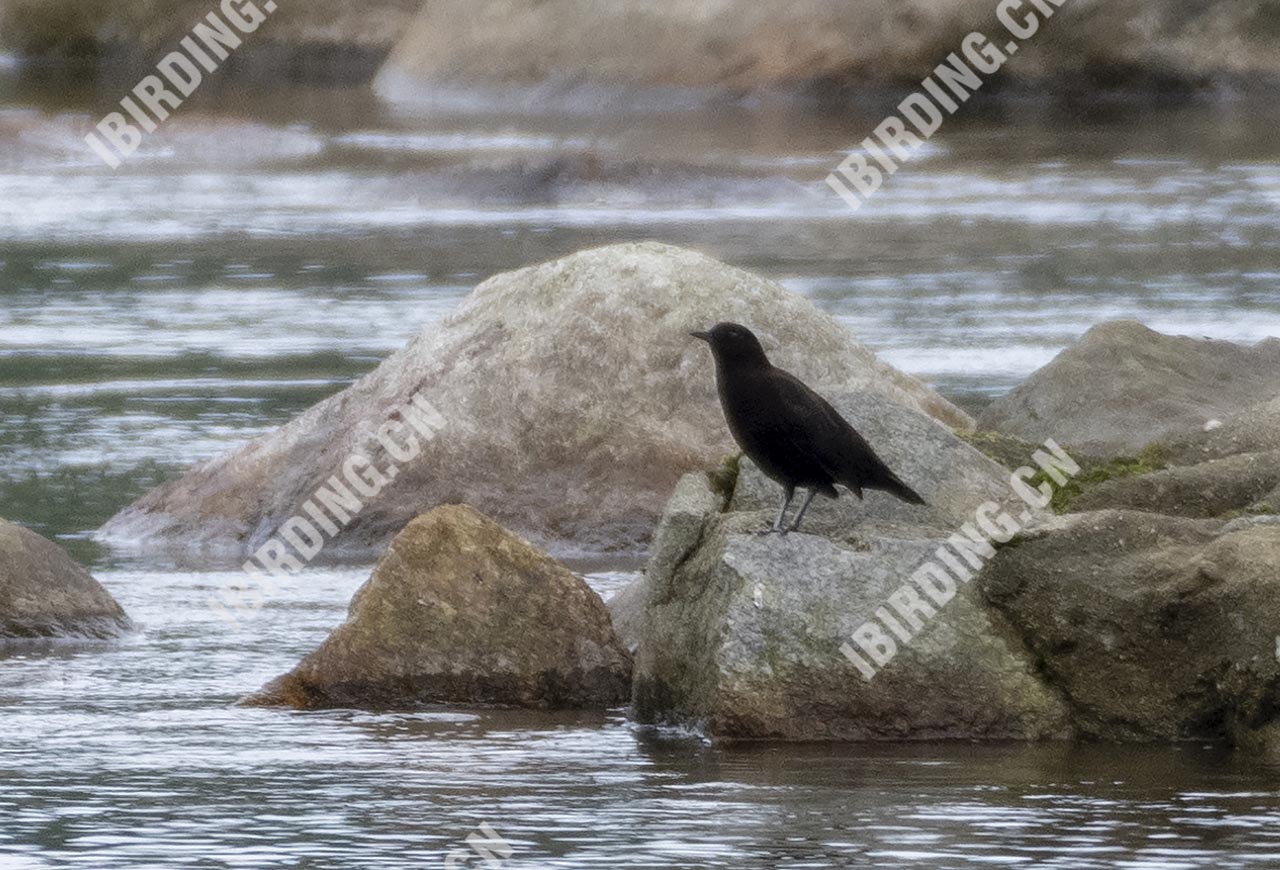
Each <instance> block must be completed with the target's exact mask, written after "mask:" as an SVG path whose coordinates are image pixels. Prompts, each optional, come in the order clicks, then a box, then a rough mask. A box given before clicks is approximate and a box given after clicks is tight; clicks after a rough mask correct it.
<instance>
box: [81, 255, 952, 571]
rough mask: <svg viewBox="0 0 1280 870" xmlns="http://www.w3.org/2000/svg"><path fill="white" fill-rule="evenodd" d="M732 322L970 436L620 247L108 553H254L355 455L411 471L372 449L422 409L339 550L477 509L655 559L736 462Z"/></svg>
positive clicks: (253, 447)
mask: <svg viewBox="0 0 1280 870" xmlns="http://www.w3.org/2000/svg"><path fill="white" fill-rule="evenodd" d="M720 320H736V321H739V322H742V323H745V324H748V325H750V326H752V327H753V328H755V329H756V330H757V331H758V332H759V333H760V334H761V336H762V339H763V340H764V342H765V344H766V346H767V347H768V349H769V350H770V352H771V353H772V354H773V356H774V359H775V361H776V362H777V363H779V364H780V365H783V366H784V367H787V368H789V369H791V370H792V371H794V372H796V373H797V374H798V375H799V376H801V377H802V378H804V379H805V380H807V381H808V382H810V383H812V384H814V385H815V386H816V387H819V388H826V389H834V388H836V387H841V388H855V389H857V388H861V389H865V390H869V391H871V392H873V393H876V394H877V395H882V396H885V397H887V398H889V399H891V400H892V401H894V402H897V403H900V404H902V405H904V406H906V407H908V408H914V409H917V410H920V411H923V412H924V413H926V414H929V415H931V416H933V417H935V418H937V419H938V420H940V421H942V422H943V423H945V424H947V425H949V426H955V427H964V426H967V425H969V424H970V423H971V420H970V419H969V418H968V416H967V415H966V414H964V413H963V412H962V411H960V410H958V409H957V408H956V407H954V406H953V405H951V404H950V403H948V402H947V401H945V400H944V399H942V398H941V397H939V396H938V395H937V394H936V393H934V392H933V391H932V390H930V389H929V388H928V387H926V386H925V385H924V384H922V383H921V382H920V381H918V380H916V379H915V378H912V377H910V376H908V375H905V374H903V373H902V372H899V371H897V370H895V369H894V368H892V367H891V366H889V365H887V364H885V363H883V362H880V361H879V360H878V359H876V357H875V355H874V354H872V353H871V351H869V350H867V349H866V348H865V347H863V346H862V345H861V344H859V343H858V342H857V341H856V340H855V339H854V338H853V337H852V336H851V335H850V334H849V332H848V330H846V329H845V328H844V327H843V326H841V325H840V324H838V323H837V322H836V321H835V320H833V319H832V318H831V317H829V316H828V315H826V314H824V313H822V312H821V311H819V310H818V309H817V308H816V307H815V306H814V305H813V304H812V303H810V302H809V301H808V300H806V299H804V298H803V297H801V296H798V295H796V294H794V293H791V292H789V291H787V290H785V289H784V288H782V287H781V286H780V285H778V284H776V283H774V282H773V281H768V280H765V279H763V278H760V277H758V276H755V275H752V274H750V273H748V272H743V271H741V270H739V269H734V268H732V267H729V266H726V265H724V264H723V263H719V262H717V261H715V260H712V259H710V258H708V257H706V256H703V255H701V254H698V253H694V252H692V251H686V250H681V249H678V248H672V247H668V246H665V245H659V244H652V243H646V244H625V245H617V246H613V247H609V248H603V249H599V250H593V251H587V252H584V253H580V254H576V255H573V256H571V257H567V258H565V259H563V260H558V261H556V262H552V263H546V264H543V265H540V266H534V267H531V268H527V269H522V270H520V271H517V272H512V273H508V274H503V275H498V276H497V277H495V278H492V279H490V280H489V281H486V282H485V283H484V284H482V285H481V286H480V287H478V288H477V289H476V290H475V292H473V293H472V294H471V295H470V296H469V297H468V298H467V299H466V300H465V301H464V302H463V303H462V304H461V306H460V307H459V308H458V309H457V310H456V311H455V312H454V313H453V314H452V315H450V316H449V317H447V318H446V319H445V320H444V321H443V322H441V323H438V324H433V325H432V326H430V327H428V328H426V329H425V330H424V331H423V333H422V334H421V335H420V336H419V337H418V338H417V339H415V340H414V341H413V342H412V343H411V344H410V345H409V346H408V347H406V348H405V349H404V350H402V351H399V352H398V353H396V354H394V355H393V356H391V357H390V358H389V359H387V360H386V361H385V362H384V363H383V364H382V365H381V366H379V367H378V368H377V369H376V370H375V371H373V372H372V373H370V374H369V375H367V376H365V377H364V378H361V379H360V380H359V381H358V382H356V383H355V384H354V385H352V386H351V387H349V388H348V389H346V390H344V391H342V392H341V393H339V394H338V395H336V396H333V397H332V398H329V399H327V400H325V401H324V402H321V403H320V404H318V405H316V406H315V407H313V408H311V409H310V410H309V411H307V412H306V413H304V414H303V415H301V416H300V417H299V418H297V419H296V420H294V421H293V422H291V423H290V424H288V425H287V426H285V427H283V428H281V429H279V430H277V431H275V432H272V433H270V434H268V435H265V436H263V437H261V438H259V439H257V440H256V441H254V442H252V443H250V444H249V445H247V446H246V447H245V448H243V449H242V450H239V451H237V452H235V453H232V454H230V455H228V456H223V457H220V458H218V459H215V460H213V461H210V462H206V463H204V464H203V465H201V466H198V467H197V468H195V469H193V470H192V471H190V472H188V473H187V474H185V475H183V476H182V477H180V478H178V479H176V480H174V481H172V482H170V483H168V484H166V485H164V486H162V487H160V488H158V489H156V490H154V491H153V492H151V493H149V494H148V495H146V496H144V497H143V498H142V499H140V500H139V501H137V502H136V503H134V504H133V505H131V506H130V507H128V508H126V509H125V510H124V511H122V512H121V513H120V514H118V515H117V516H116V517H114V518H113V519H112V520H111V521H110V522H109V523H107V525H106V526H104V528H103V529H102V537H103V538H104V539H106V540H107V541H109V542H117V543H128V544H133V545H139V544H164V545H171V546H178V547H201V546H204V547H213V546H221V547H225V548H229V549H231V550H232V551H233V552H240V551H243V550H252V549H254V548H256V547H258V546H259V545H261V544H262V543H263V542H264V541H265V540H267V539H268V538H269V537H270V536H271V535H272V533H273V531H274V530H275V529H276V528H277V527H278V526H279V525H280V524H281V523H282V522H283V521H285V520H286V519H288V518H289V517H291V516H293V515H294V514H297V513H299V512H300V509H301V506H302V504H303V503H304V502H305V501H306V500H307V499H308V498H310V497H311V495H312V493H314V492H315V491H316V489H317V488H318V487H320V486H321V485H322V484H323V483H324V482H325V481H327V480H328V479H329V478H330V476H332V475H334V474H337V473H339V472H340V469H341V468H342V465H343V463H344V461H345V460H346V458H347V457H348V456H350V455H351V454H352V453H353V452H355V451H360V452H363V453H364V454H365V455H366V456H367V457H368V459H369V460H370V461H371V463H372V464H373V466H374V467H376V468H386V467H388V465H391V464H395V463H394V462H393V461H392V458H391V457H389V456H388V455H387V450H386V448H385V447H384V445H383V444H381V443H380V442H379V441H377V440H376V439H374V438H372V437H371V434H372V432H373V431H374V430H375V429H376V428H377V427H379V426H380V425H381V424H382V423H383V422H384V421H385V420H387V419H388V416H389V415H391V414H392V413H393V410H394V409H395V408H397V407H399V406H400V405H402V404H403V403H404V402H406V401H407V400H408V399H409V398H410V397H411V396H412V395H414V394H420V395H421V396H422V397H424V398H425V399H427V400H428V401H429V402H430V403H431V404H432V405H434V406H435V408H437V409H438V410H439V412H440V415H441V419H440V421H439V423H440V425H439V427H438V430H437V431H436V434H435V436H434V437H433V438H432V439H430V440H429V441H427V442H426V443H425V444H424V445H423V449H422V453H421V455H419V456H418V457H417V459H415V460H414V461H413V462H412V463H409V464H407V465H403V467H401V468H400V470H399V476H398V477H396V478H395V480H394V481H392V482H391V483H390V484H388V485H386V486H385V487H382V488H380V489H379V490H378V491H377V493H376V494H374V495H370V496H367V497H365V498H364V499H362V501H363V511H362V512H361V513H360V514H359V516H358V518H357V521H356V522H354V523H352V524H351V525H350V526H348V527H345V528H343V529H342V530H341V532H340V533H339V535H338V536H337V544H338V546H341V547H345V548H347V549H361V550H371V549H377V548H380V547H383V546H385V545H386V542H387V541H389V540H390V538H391V536H393V535H394V534H395V533H396V532H397V531H399V530H400V529H401V528H402V527H403V526H404V525H405V523H407V522H408V521H409V520H410V519H412V518H413V517H415V516H417V515H419V514H420V513H422V512H424V511H426V510H429V509H431V508H432V507H435V506H436V505H439V504H443V503H452V502H459V501H465V502H467V503H468V504H473V505H475V506H476V507H477V508H479V509H480V510H482V511H484V512H485V513H487V514H489V515H490V516H493V517H494V518H495V519H496V520H498V521H499V522H501V523H503V524H504V525H507V526H508V527H510V528H512V529H514V530H516V531H517V532H519V533H521V534H523V535H526V536H528V537H530V538H531V539H533V540H535V541H538V542H540V543H544V544H546V545H548V546H551V547H553V548H555V549H558V550H560V551H570V550H573V551H591V552H600V551H608V550H632V551H638V550H640V549H642V548H643V547H644V546H645V544H646V543H647V542H648V540H649V536H650V534H651V532H652V530H653V527H654V524H655V523H656V521H657V518H658V516H659V514H660V512H661V510H662V505H663V503H664V501H665V499H666V497H667V496H668V495H669V494H670V492H671V489H672V487H674V486H675V483H676V481H677V480H679V478H680V476H681V475H682V474H685V473H687V472H689V471H692V470H695V469H698V468H705V467H709V466H714V465H715V464H716V463H717V462H719V461H720V459H721V458H722V457H723V456H724V455H725V454H727V453H729V452H731V451H732V450H733V449H734V447H733V444H732V441H731V439H730V437H729V433H728V430H727V428H726V427H725V424H724V419H723V416H722V414H721V412H720V407H719V403H718V400H717V398H716V392H715V384H714V366H713V364H712V361H711V357H710V355H709V354H708V352H707V350H706V346H705V345H704V344H702V343H701V342H698V341H695V340H694V339H692V338H690V337H689V335H688V332H689V330H690V329H695V328H706V327H707V326H709V325H712V324H714V323H716V322H717V321H720Z"/></svg>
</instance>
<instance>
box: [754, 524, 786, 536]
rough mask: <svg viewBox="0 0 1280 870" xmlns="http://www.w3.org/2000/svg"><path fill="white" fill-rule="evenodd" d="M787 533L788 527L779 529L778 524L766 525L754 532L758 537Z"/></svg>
mask: <svg viewBox="0 0 1280 870" xmlns="http://www.w3.org/2000/svg"><path fill="white" fill-rule="evenodd" d="M786 533H787V530H786V529H779V528H777V527H776V526H766V527H765V528H763V529H760V530H759V531H756V532H754V534H755V536H756V537H757V538H767V537H769V536H770V535H785V534H786Z"/></svg>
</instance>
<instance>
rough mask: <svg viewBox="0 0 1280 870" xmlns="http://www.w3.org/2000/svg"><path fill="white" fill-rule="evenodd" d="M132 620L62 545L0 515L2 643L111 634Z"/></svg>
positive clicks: (100, 636)
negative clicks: (0, 517)
mask: <svg viewBox="0 0 1280 870" xmlns="http://www.w3.org/2000/svg"><path fill="white" fill-rule="evenodd" d="M129 625H130V624H129V618H128V617H127V616H125V613H124V610H122V609H121V607H120V605H119V604H117V603H116V600H115V599H114V598H112V597H111V593H109V592H108V591H107V590H106V589H104V588H102V585H101V584H100V583H98V581H97V580H95V579H93V577H92V576H90V574H89V572H88V571H86V570H85V569H84V568H82V567H81V566H80V565H79V564H77V563H76V562H75V561H73V560H72V558H71V557H70V556H68V555H67V554H66V553H65V552H64V551H63V550H62V548H61V547H59V546H57V545H56V544H54V543H53V542H52V541H49V540H46V539H45V538H42V537H40V536H39V535H37V534H36V533H35V532H33V531H31V530H30V529H25V528H23V527H22V526H19V525H15V524H14V523H10V522H7V521H5V520H0V643H3V642H4V641H6V640H15V639H34V638H47V637H78V638H94V639H100V638H112V637H116V636H118V635H120V634H122V633H123V632H125V631H126V630H128V628H129Z"/></svg>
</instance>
